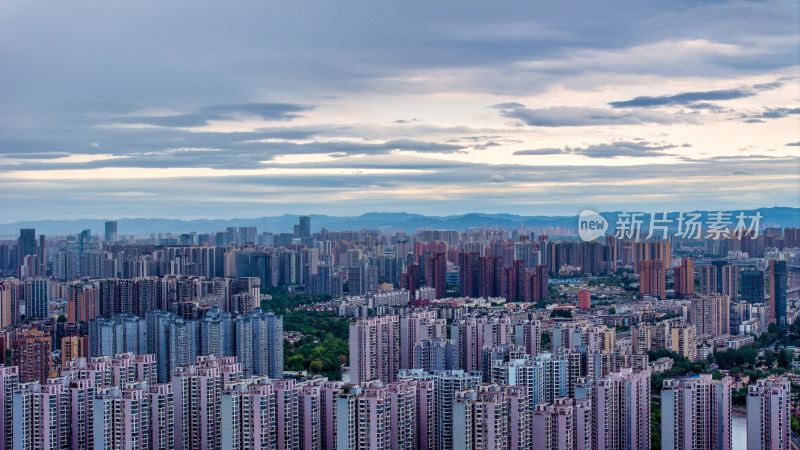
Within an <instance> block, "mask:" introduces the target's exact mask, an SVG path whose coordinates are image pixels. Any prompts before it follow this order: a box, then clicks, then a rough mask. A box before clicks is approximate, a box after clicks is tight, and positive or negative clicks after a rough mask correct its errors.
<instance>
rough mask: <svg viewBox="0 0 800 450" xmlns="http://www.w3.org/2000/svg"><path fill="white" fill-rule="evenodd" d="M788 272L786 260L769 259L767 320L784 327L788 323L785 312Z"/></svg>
mask: <svg viewBox="0 0 800 450" xmlns="http://www.w3.org/2000/svg"><path fill="white" fill-rule="evenodd" d="M788 283H789V272H788V270H787V268H786V261H779V260H775V259H772V260H770V261H769V320H768V323H774V324H776V325H778V326H779V327H781V328H783V329H786V328H787V327H788V326H789V324H788V322H787V320H786V314H787V303H786V302H787V300H786V295H787V289H788V286H789V284H788Z"/></svg>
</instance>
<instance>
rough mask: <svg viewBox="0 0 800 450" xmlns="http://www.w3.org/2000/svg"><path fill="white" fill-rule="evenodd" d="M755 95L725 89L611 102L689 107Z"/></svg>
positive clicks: (616, 105) (617, 105)
mask: <svg viewBox="0 0 800 450" xmlns="http://www.w3.org/2000/svg"><path fill="white" fill-rule="evenodd" d="M754 95H755V94H754V93H753V92H751V91H748V90H743V89H725V90H718V91H701V92H684V93H682V94H675V95H664V96H660V97H649V96H642V97H636V98H634V99H633V100H626V101H621V102H610V103H609V104H608V105H609V106H611V107H612V108H649V107H653V106H668V105H689V104H691V103H695V102H699V101H720V100H733V99H737V98H744V97H752V96H754Z"/></svg>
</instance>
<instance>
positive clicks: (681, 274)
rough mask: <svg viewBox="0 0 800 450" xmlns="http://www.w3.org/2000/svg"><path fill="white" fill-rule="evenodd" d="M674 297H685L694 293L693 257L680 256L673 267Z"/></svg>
mask: <svg viewBox="0 0 800 450" xmlns="http://www.w3.org/2000/svg"><path fill="white" fill-rule="evenodd" d="M674 274H675V276H674V278H675V297H678V298H687V297H691V296H692V295H694V258H682V259H681V264H680V265H679V266H676V267H675V269H674Z"/></svg>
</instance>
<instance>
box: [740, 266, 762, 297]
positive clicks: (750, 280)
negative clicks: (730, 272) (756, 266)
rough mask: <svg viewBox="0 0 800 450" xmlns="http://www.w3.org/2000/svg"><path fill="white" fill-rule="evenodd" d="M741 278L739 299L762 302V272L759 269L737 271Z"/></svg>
mask: <svg viewBox="0 0 800 450" xmlns="http://www.w3.org/2000/svg"><path fill="white" fill-rule="evenodd" d="M739 278H740V280H741V292H740V297H739V298H740V299H741V300H744V301H746V302H748V303H763V302H764V272H762V271H760V270H743V271H741V272H740V273H739Z"/></svg>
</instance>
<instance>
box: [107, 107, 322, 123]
mask: <svg viewBox="0 0 800 450" xmlns="http://www.w3.org/2000/svg"><path fill="white" fill-rule="evenodd" d="M314 108H315V107H314V106H306V105H296V104H290V103H235V104H227V105H212V106H206V107H203V108H200V109H199V110H198V111H197V112H195V113H190V114H176V115H171V116H127V117H117V118H115V119H114V121H115V122H117V123H126V124H138V125H154V126H158V127H170V128H190V127H200V126H205V125H208V124H209V122H210V121H214V120H235V119H237V118H240V117H258V118H260V119H262V120H269V121H288V120H292V119H296V118H298V117H300V115H299V113H301V112H303V111H310V110H312V109H314Z"/></svg>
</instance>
